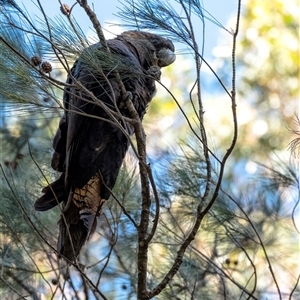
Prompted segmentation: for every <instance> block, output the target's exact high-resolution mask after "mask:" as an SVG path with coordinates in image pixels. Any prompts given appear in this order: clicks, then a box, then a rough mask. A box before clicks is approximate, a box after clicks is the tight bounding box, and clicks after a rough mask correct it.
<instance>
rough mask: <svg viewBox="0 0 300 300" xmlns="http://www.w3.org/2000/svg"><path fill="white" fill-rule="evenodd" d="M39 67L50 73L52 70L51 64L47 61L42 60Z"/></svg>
mask: <svg viewBox="0 0 300 300" xmlns="http://www.w3.org/2000/svg"><path fill="white" fill-rule="evenodd" d="M41 69H42V71H43V72H45V73H50V72H51V71H52V66H51V64H50V63H49V62H48V61H44V62H43V63H42V65H41Z"/></svg>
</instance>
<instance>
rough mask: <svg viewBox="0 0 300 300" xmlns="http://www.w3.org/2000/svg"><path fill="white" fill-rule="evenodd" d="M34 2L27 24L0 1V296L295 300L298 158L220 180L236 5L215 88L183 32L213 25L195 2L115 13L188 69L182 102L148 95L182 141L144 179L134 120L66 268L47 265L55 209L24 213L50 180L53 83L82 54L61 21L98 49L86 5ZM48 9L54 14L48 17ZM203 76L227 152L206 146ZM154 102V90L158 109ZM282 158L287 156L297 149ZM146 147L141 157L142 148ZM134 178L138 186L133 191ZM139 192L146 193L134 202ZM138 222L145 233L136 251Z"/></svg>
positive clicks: (127, 5) (225, 171)
mask: <svg viewBox="0 0 300 300" xmlns="http://www.w3.org/2000/svg"><path fill="white" fill-rule="evenodd" d="M34 2H35V3H36V5H37V6H38V7H39V8H40V12H41V15H40V17H39V18H38V19H36V20H33V19H32V18H31V17H30V16H29V15H28V13H27V12H26V11H25V10H24V9H21V8H20V7H19V6H17V4H16V3H15V2H14V1H12V0H10V1H0V14H1V17H0V20H1V28H0V43H1V45H0V46H1V48H0V49H1V50H0V55H1V60H0V67H1V68H0V72H1V73H0V77H1V81H0V97H1V123H0V125H1V142H2V149H3V151H2V157H1V173H2V175H1V209H0V226H1V235H0V237H1V240H0V242H1V244H0V253H1V260H0V266H1V273H0V294H1V296H3V297H4V299H20V298H28V297H31V298H32V299H42V298H43V297H46V298H49V299H61V298H62V297H65V299H123V298H124V299H150V298H154V299H263V298H272V299H294V298H295V299H296V297H297V295H298V296H299V287H298V282H299V270H297V253H298V249H297V238H298V233H299V228H298V227H297V220H296V217H295V215H296V212H297V207H298V202H299V175H297V168H299V165H298V164H297V160H296V159H294V160H291V161H289V162H284V160H282V162H281V163H280V164H277V165H274V166H271V167H270V166H268V168H264V167H262V169H261V170H262V172H261V176H260V177H259V178H258V179H257V180H254V181H250V180H249V179H245V181H247V184H245V185H244V186H241V188H239V185H238V184H237V183H236V182H235V180H234V177H233V176H230V171H231V170H233V169H234V165H235V164H236V165H238V159H239V157H238V158H236V157H235V156H234V153H232V151H233V149H234V147H235V143H236V139H237V136H238V135H237V134H238V122H237V120H238V112H237V110H236V106H237V107H239V101H242V99H239V98H238V96H239V95H240V94H241V93H239V86H236V78H235V77H236V71H237V70H238V68H239V65H238V64H237V65H236V54H235V52H236V45H237V37H238V33H239V32H238V30H239V19H240V17H242V16H240V6H241V3H240V2H238V11H237V14H236V19H235V27H234V29H233V31H232V33H230V32H231V31H230V30H227V29H226V30H224V31H225V32H226V34H227V37H228V39H231V41H233V46H232V49H231V50H232V56H231V57H230V63H229V64H227V65H226V66H227V70H226V72H227V76H230V78H231V80H230V82H229V83H225V82H226V81H223V80H221V78H223V76H222V74H219V73H218V72H217V71H216V70H214V69H213V67H212V66H211V65H210V64H209V62H208V60H207V59H206V58H205V57H203V52H202V49H203V44H204V42H205V40H204V39H202V40H200V38H199V28H195V27H194V25H193V24H194V22H195V21H196V20H198V21H200V24H202V28H201V30H200V31H201V33H202V32H205V23H206V22H212V23H214V24H215V25H217V26H219V27H220V28H223V29H225V27H223V26H222V25H221V24H219V22H218V21H217V20H215V19H214V18H213V17H212V16H211V15H210V14H209V12H207V11H206V10H205V9H204V7H203V4H202V2H201V1H123V3H122V5H123V8H122V9H121V11H120V15H121V16H122V17H123V20H124V22H125V25H128V26H130V27H134V28H135V29H139V30H150V31H151V32H158V33H159V34H162V35H164V36H166V37H168V38H169V39H171V40H172V41H173V42H179V43H180V45H181V47H184V50H182V53H183V55H184V54H185V53H188V55H190V54H191V55H192V57H193V63H194V66H193V68H194V71H193V74H192V75H191V78H190V85H189V90H188V92H187V93H186V94H187V96H182V95H184V93H177V92H173V90H172V88H168V86H167V85H165V84H164V83H163V81H162V82H157V83H156V85H161V86H162V89H165V91H164V93H165V95H167V97H168V98H169V99H170V100H169V101H172V102H174V103H175V104H176V106H175V107H176V111H177V112H179V114H180V115H181V118H182V119H183V120H184V122H185V131H186V132H187V134H186V136H185V139H184V140H182V141H179V140H176V137H174V140H175V142H176V143H177V146H176V145H173V149H174V151H171V150H170V149H168V150H165V149H163V150H162V153H163V154H162V158H161V160H160V168H155V170H152V165H151V164H149V161H150V159H149V158H148V156H144V157H141V156H140V155H137V153H138V151H136V149H137V148H139V146H140V145H139V143H146V140H149V141H150V144H151V135H152V132H151V131H150V130H151V118H152V116H151V115H149V116H147V117H146V118H147V122H146V123H147V124H149V126H145V132H146V135H147V139H146V138H145V139H144V140H140V139H139V138H138V137H131V138H130V139H131V144H132V149H133V150H132V151H130V153H129V154H128V155H127V157H126V160H125V162H124V164H123V167H122V169H121V172H120V174H119V176H118V180H117V184H116V185H115V188H114V189H113V193H112V196H111V198H110V200H109V201H107V202H106V203H105V205H104V208H103V211H102V213H101V216H100V217H99V221H98V226H97V229H96V232H95V233H94V234H93V235H92V236H91V237H90V239H89V241H88V243H87V244H86V245H85V247H84V249H83V251H82V252H81V255H80V257H79V260H78V262H77V263H75V264H69V265H68V264H66V263H65V262H64V260H63V259H58V257H57V253H56V237H57V231H58V229H57V220H58V217H59V214H60V208H59V207H57V208H55V209H54V210H52V211H49V212H44V213H37V212H35V211H34V209H33V203H34V201H35V199H37V198H38V197H39V196H40V191H41V189H42V187H43V186H45V185H47V184H48V183H49V182H51V181H53V179H55V178H57V177H58V174H56V172H54V171H53V170H51V169H50V167H49V166H50V160H51V154H52V150H51V147H50V146H51V143H52V142H51V140H52V138H53V135H54V133H55V130H56V127H57V123H58V120H59V117H60V115H61V114H62V113H63V109H64V108H63V105H62V92H63V89H64V87H65V86H66V84H65V78H66V75H67V74H69V73H70V68H71V66H72V64H73V62H74V60H75V59H76V58H77V57H78V56H79V55H80V54H81V53H82V52H83V50H84V49H85V48H86V47H87V46H89V45H90V44H91V43H90V41H89V39H87V38H86V37H85V35H84V34H83V32H82V31H81V30H80V27H79V25H78V24H77V22H76V20H75V17H73V14H75V13H76V12H78V11H80V10H83V12H84V13H86V14H87V15H88V16H89V18H90V19H91V24H93V26H94V27H95V31H96V33H95V38H94V39H95V40H97V39H98V40H99V41H100V42H101V43H104V38H103V36H102V35H101V31H102V28H101V24H100V23H99V22H98V21H97V17H96V16H95V15H94V14H93V11H92V10H91V9H90V6H89V4H88V3H87V1H77V2H75V4H74V5H73V6H71V7H69V8H68V9H66V8H67V7H66V6H63V8H62V11H63V12H64V14H62V15H60V16H58V17H56V18H55V19H50V18H49V17H48V16H47V13H46V12H45V11H44V10H43V4H42V1H34ZM59 3H60V1H59ZM59 3H57V4H55V5H58V7H59V6H60V5H61V3H60V4H59ZM76 4H77V5H76ZM174 7H176V10H175V9H174ZM178 8H179V9H178ZM95 11H96V10H95ZM197 26H198V25H197ZM200 36H201V35H200ZM199 40H200V41H199ZM179 48H180V47H179ZM179 54H180V51H178V53H177V55H179ZM33 56H38V57H40V58H41V60H42V62H49V63H50V64H51V66H52V71H51V72H50V73H46V72H45V71H43V69H42V67H36V66H34V65H33V63H32V57H33ZM90 60H91V61H90V63H91V66H93V68H95V67H96V68H99V72H101V70H102V68H111V69H112V70H113V69H114V68H113V66H114V64H115V61H114V60H112V61H108V60H105V59H103V58H99V57H97V58H93V57H91V58H90ZM99 61H100V63H99ZM179 61H180V60H179ZM104 64H106V65H104ZM203 65H206V66H207V67H208V68H209V69H210V70H211V72H212V74H214V76H215V77H216V78H217V81H218V82H219V85H220V86H221V88H222V93H223V95H225V97H226V99H227V101H226V105H228V106H229V108H230V110H231V116H230V119H229V120H230V124H231V125H230V126H231V130H230V132H229V136H227V137H226V141H229V142H228V143H227V144H226V146H225V144H223V145H222V144H220V148H218V149H215V147H214V144H213V142H211V134H210V128H212V126H213V122H212V120H210V119H207V118H206V114H205V112H206V108H207V107H209V104H208V101H207V100H206V99H205V96H204V95H203V93H202V87H203V84H202V80H203V79H202V78H203V72H202V69H203ZM124 67H127V66H124ZM176 68H177V69H178V68H180V66H179V65H176V63H175V64H174V66H173V67H170V69H168V71H166V72H168V73H172V71H174V74H175V73H176V72H175V69H176ZM228 74H230V75H228ZM192 76H193V77H192ZM2 79H3V80H2ZM122 79H124V78H122ZM171 79H172V81H176V80H177V81H179V80H180V78H178V79H177V78H171ZM171 87H172V84H171ZM174 91H175V89H174ZM236 95H237V99H236ZM159 97H160V95H159V92H158V94H157V99H158V101H159ZM183 98H184V99H183ZM158 101H157V102H158ZM151 105H152V104H151ZM154 105H157V104H154ZM224 105H225V104H224ZM160 109H161V110H163V109H164V108H163V107H160ZM150 111H151V108H150ZM158 111H159V110H158ZM293 130H294V131H295V133H296V134H297V133H299V130H298V129H295V128H294V127H293ZM153 134H154V133H153ZM174 134H175V133H174ZM291 147H292V150H295V149H296V150H297V141H296V142H294V143H292V144H291ZM146 149H147V151H148V152H149V150H150V147H149V146H148V147H147V148H146ZM244 159H247V158H244ZM161 161H163V163H161ZM151 162H152V160H151ZM154 165H155V162H154ZM143 166H144V170H146V180H144V181H143V180H142V181H141V180H140V176H141V173H142V172H143V169H141V168H143ZM298 171H299V170H298ZM142 176H143V175H142ZM145 190H148V191H149V192H148V194H147V193H146V195H145ZM147 212H148V214H147ZM145 216H146V219H145ZM147 216H148V217H147ZM145 220H146V221H145ZM143 222H146V223H145V224H143ZM141 224H143V226H146V235H145V239H144V240H143V241H142V242H141V240H140V237H141V230H140V228H141V227H140V226H141ZM141 254H142V255H143V258H144V259H143V260H141V259H140V258H139V257H141ZM297 272H298V273H297Z"/></svg>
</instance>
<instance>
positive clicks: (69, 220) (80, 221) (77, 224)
mask: <svg viewBox="0 0 300 300" xmlns="http://www.w3.org/2000/svg"><path fill="white" fill-rule="evenodd" d="M100 190H101V179H100V177H99V175H98V174H95V175H94V176H93V177H92V178H91V179H90V180H89V181H88V182H87V184H86V185H85V186H84V187H82V188H75V190H74V192H71V193H70V195H69V199H68V201H67V204H66V206H65V208H64V211H63V214H62V215H61V218H60V220H59V237H58V243H57V250H58V252H59V253H60V254H61V255H62V256H64V257H66V258H67V259H69V260H71V261H74V260H75V259H76V257H77V256H78V255H79V252H80V250H81V248H82V246H83V245H84V243H85V242H86V240H88V238H89V237H90V235H91V234H92V233H93V232H94V231H95V229H96V225H97V217H98V216H99V215H100V212H101V207H102V205H103V203H104V202H105V200H104V199H101V197H100Z"/></svg>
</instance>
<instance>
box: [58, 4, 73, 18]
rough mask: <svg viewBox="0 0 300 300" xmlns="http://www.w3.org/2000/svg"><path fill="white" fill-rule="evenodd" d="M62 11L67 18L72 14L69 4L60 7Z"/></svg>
mask: <svg viewBox="0 0 300 300" xmlns="http://www.w3.org/2000/svg"><path fill="white" fill-rule="evenodd" d="M60 11H61V13H62V14H63V15H65V16H67V15H69V14H70V11H71V10H70V7H69V5H68V4H63V5H62V6H61V7H60Z"/></svg>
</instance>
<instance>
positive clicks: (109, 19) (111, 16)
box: [16, 0, 237, 56]
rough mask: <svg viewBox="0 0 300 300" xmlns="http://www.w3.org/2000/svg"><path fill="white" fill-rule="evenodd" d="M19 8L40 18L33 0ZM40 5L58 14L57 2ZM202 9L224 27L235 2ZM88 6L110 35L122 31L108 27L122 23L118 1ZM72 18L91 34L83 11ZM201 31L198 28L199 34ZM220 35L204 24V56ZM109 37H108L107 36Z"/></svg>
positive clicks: (21, 0)
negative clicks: (23, 8)
mask: <svg viewBox="0 0 300 300" xmlns="http://www.w3.org/2000/svg"><path fill="white" fill-rule="evenodd" d="M16 2H17V3H18V4H19V5H20V6H22V5H23V6H25V7H26V10H27V11H28V12H29V13H30V14H31V16H32V18H33V19H36V18H35V15H37V16H40V12H39V9H38V8H37V4H36V1H35V0H16ZM40 2H41V4H42V5H43V8H44V10H45V12H46V14H47V16H49V17H51V18H53V17H55V16H56V15H59V14H60V9H59V7H60V4H59V2H58V1H53V0H51V1H49V0H41V1H40ZM62 2H63V3H66V4H68V5H69V6H71V5H72V4H73V3H74V2H75V1H67V0H66V1H62ZM169 2H170V3H175V2H176V1H169ZM202 3H203V6H204V8H205V9H206V10H207V11H208V12H209V13H210V14H211V15H213V16H214V17H215V18H216V19H217V20H218V21H219V22H220V23H221V24H223V25H224V26H225V25H226V24H227V22H228V20H229V19H230V18H231V17H233V16H234V15H235V12H236V7H237V0H226V1H224V0H202ZM89 4H90V6H91V7H92V8H93V9H94V11H95V13H96V14H97V16H98V18H99V20H100V22H101V24H102V25H103V26H104V27H105V28H107V29H109V30H110V31H111V32H112V33H119V32H120V31H123V30H122V29H120V27H118V26H109V24H111V23H114V24H120V23H122V21H121V20H120V19H119V18H118V17H117V16H116V14H117V12H118V11H119V9H120V8H121V7H122V6H123V5H122V4H121V3H120V2H119V0H106V1H89ZM73 13H74V16H75V17H76V19H77V22H78V23H79V24H80V26H81V28H82V30H83V31H84V32H85V33H86V34H89V33H91V31H90V28H91V27H92V26H91V23H90V21H89V20H88V18H87V16H86V15H85V13H84V11H83V9H82V8H81V7H80V6H79V5H76V6H75V8H74V10H73ZM201 32H202V29H201V28H199V34H200V33H201ZM220 34H221V30H220V28H219V27H218V26H216V25H214V24H212V23H211V22H209V21H207V22H206V42H205V44H206V50H205V52H206V55H207V56H211V53H212V49H213V48H214V47H215V46H216V45H217V42H218V40H219V37H220ZM107 36H108V37H109V35H107Z"/></svg>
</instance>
